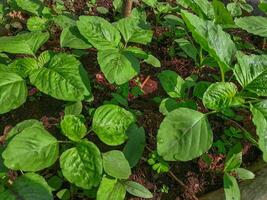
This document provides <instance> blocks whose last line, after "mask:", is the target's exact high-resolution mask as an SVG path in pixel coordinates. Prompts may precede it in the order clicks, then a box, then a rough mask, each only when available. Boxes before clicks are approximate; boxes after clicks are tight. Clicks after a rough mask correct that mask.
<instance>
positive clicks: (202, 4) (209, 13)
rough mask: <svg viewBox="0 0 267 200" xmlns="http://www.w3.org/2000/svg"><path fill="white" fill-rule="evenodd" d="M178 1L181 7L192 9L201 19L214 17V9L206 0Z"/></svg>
mask: <svg viewBox="0 0 267 200" xmlns="http://www.w3.org/2000/svg"><path fill="white" fill-rule="evenodd" d="M179 3H180V4H181V5H182V6H183V7H186V8H190V9H192V10H193V11H194V12H195V13H196V14H197V15H199V16H200V17H201V18H203V19H206V18H209V19H214V10H213V7H212V5H211V3H210V2H209V1H208V0H180V1H179Z"/></svg>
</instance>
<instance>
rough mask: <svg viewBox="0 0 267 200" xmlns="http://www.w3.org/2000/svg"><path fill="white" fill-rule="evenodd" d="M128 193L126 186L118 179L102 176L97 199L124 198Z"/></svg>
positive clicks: (120, 199) (118, 199) (114, 199)
mask: <svg viewBox="0 0 267 200" xmlns="http://www.w3.org/2000/svg"><path fill="white" fill-rule="evenodd" d="M125 195H126V189H125V187H124V186H123V185H122V184H121V183H120V182H118V181H117V180H116V179H110V178H106V177H105V176H104V177H103V178H102V181H101V183H100V187H99V189H98V191H97V197H96V199H97V200H107V199H110V200H111V199H112V200H124V198H125Z"/></svg>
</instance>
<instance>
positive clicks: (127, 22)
mask: <svg viewBox="0 0 267 200" xmlns="http://www.w3.org/2000/svg"><path fill="white" fill-rule="evenodd" d="M115 27H116V28H117V29H118V30H119V31H120V33H121V34H122V37H123V39H124V41H125V43H128V42H135V43H140V44H147V43H149V42H151V40H152V36H153V32H152V31H151V30H149V29H144V28H142V27H141V26H140V19H139V18H136V17H127V18H122V19H120V20H119V21H117V22H116V23H115Z"/></svg>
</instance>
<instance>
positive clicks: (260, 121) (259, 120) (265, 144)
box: [250, 105, 267, 162]
mask: <svg viewBox="0 0 267 200" xmlns="http://www.w3.org/2000/svg"><path fill="white" fill-rule="evenodd" d="M250 111H251V112H252V115H253V118H252V121H253V123H254V124H255V126H256V133H257V135H258V137H259V141H258V144H259V148H260V150H261V151H262V153H263V160H264V161H265V162H267V118H266V117H265V116H264V113H262V112H261V110H259V109H257V108H256V107H254V106H252V105H251V107H250Z"/></svg>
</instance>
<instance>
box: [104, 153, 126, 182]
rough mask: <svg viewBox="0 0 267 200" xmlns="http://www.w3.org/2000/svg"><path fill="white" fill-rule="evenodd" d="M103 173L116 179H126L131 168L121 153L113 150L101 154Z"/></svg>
mask: <svg viewBox="0 0 267 200" xmlns="http://www.w3.org/2000/svg"><path fill="white" fill-rule="evenodd" d="M102 157H103V168H104V171H105V172H106V173H107V174H108V175H110V176H112V177H114V178H118V179H128V178H129V176H130V175H131V168H130V165H129V163H128V161H127V160H126V158H125V156H124V154H123V153H122V152H121V151H118V150H113V151H109V152H106V153H103V154H102Z"/></svg>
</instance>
